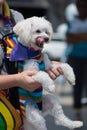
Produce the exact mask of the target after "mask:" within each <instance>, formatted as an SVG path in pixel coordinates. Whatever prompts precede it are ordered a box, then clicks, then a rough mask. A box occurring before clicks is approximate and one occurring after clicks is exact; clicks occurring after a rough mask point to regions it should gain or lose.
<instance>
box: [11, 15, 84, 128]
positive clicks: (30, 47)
mask: <svg viewBox="0 0 87 130" xmlns="http://www.w3.org/2000/svg"><path fill="white" fill-rule="evenodd" d="M13 31H14V32H15V34H16V35H17V38H18V44H17V45H16V46H15V47H14V48H13V50H12V53H11V57H10V59H11V60H12V61H15V60H18V61H19V64H18V66H19V71H23V70H34V69H35V70H39V71H38V73H37V74H36V75H35V76H33V78H34V79H35V80H36V81H38V82H40V83H41V84H42V86H40V87H39V89H37V90H35V91H34V92H28V91H26V90H24V89H19V95H20V107H21V110H22V113H23V114H24V115H25V117H26V119H27V121H28V122H29V123H30V124H32V125H33V126H34V128H35V130H47V127H46V123H45V119H44V116H45V115H47V114H49V115H51V116H53V117H54V119H55V123H56V124H57V125H62V126H65V127H68V128H70V129H74V128H78V127H81V126H82V125H83V123H82V122H80V121H72V120H70V119H69V118H67V117H66V116H65V115H64V112H63V110H62V107H61V105H60V103H59V101H58V99H57V97H55V96H54V95H53V94H48V95H42V92H43V88H44V89H45V90H46V91H48V92H51V93H54V92H55V85H54V82H53V80H52V79H51V78H50V77H49V75H48V74H47V73H46V71H45V70H48V69H49V68H50V67H52V65H53V64H52V63H51V61H50V60H49V58H48V56H47V54H43V53H42V49H43V47H44V44H45V43H49V41H50V40H51V38H52V33H53V30H52V26H51V23H50V22H49V21H47V20H46V19H45V18H43V17H42V18H39V17H31V18H28V19H25V20H23V21H21V22H19V23H17V24H16V25H15V26H14V28H13ZM54 66H55V67H58V66H59V67H61V68H62V71H63V74H64V76H65V78H66V79H67V80H68V82H69V83H70V84H71V85H74V84H75V76H74V73H73V69H72V68H71V67H70V66H69V65H68V64H66V63H61V64H59V65H54ZM27 125H28V124H27ZM25 127H26V126H25ZM29 127H30V126H29ZM25 129H26V130H28V128H25Z"/></svg>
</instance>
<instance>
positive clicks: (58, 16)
mask: <svg viewBox="0 0 87 130" xmlns="http://www.w3.org/2000/svg"><path fill="white" fill-rule="evenodd" d="M48 2H49V4H50V10H49V15H50V16H49V18H50V21H51V22H52V24H53V28H54V31H56V27H57V26H58V25H59V24H61V23H63V22H64V21H65V16H64V10H65V7H66V6H67V5H68V4H69V3H70V0H63V1H62V0H48Z"/></svg>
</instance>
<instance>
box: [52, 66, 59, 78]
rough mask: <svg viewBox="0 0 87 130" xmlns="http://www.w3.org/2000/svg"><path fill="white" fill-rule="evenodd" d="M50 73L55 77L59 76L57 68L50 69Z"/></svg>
mask: <svg viewBox="0 0 87 130" xmlns="http://www.w3.org/2000/svg"><path fill="white" fill-rule="evenodd" d="M51 71H52V73H53V74H54V75H55V76H56V77H57V76H59V75H60V72H59V70H58V69H57V68H55V67H53V68H51Z"/></svg>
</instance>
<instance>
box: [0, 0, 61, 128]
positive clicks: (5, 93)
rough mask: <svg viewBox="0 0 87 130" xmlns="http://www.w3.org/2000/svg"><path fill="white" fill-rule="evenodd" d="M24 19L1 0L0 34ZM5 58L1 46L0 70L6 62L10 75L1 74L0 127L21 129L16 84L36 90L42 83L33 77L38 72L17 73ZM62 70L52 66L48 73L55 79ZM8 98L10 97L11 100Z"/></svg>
mask: <svg viewBox="0 0 87 130" xmlns="http://www.w3.org/2000/svg"><path fill="white" fill-rule="evenodd" d="M23 19H24V18H23V15H22V14H21V13H19V12H17V11H15V10H13V9H10V8H9V6H8V4H7V2H6V1H5V0H0V34H1V30H3V29H6V27H8V29H9V28H10V27H11V29H12V28H13V26H14V25H15V24H16V23H17V22H18V21H20V20H23ZM0 39H1V35H0ZM3 59H4V55H3V50H2V48H1V46H0V72H2V69H3V64H4V63H5V67H6V71H7V72H8V75H6V74H5V75H0V113H1V114H0V129H1V130H2V129H3V128H6V129H9V130H10V129H16V130H19V129H20V126H21V118H20V114H19V113H18V112H17V111H16V109H17V110H18V109H19V97H18V93H17V87H16V86H20V87H21V88H24V89H26V90H29V91H34V90H36V89H37V88H38V87H39V86H40V84H39V83H37V82H36V81H35V80H34V79H33V78H32V76H33V75H35V74H36V73H37V72H36V71H25V72H22V73H20V74H15V73H17V68H16V67H17V66H16V64H14V63H11V62H9V61H8V60H7V59H5V60H4V62H3ZM15 66H16V67H15ZM60 71H61V70H60V69H55V68H50V69H49V70H48V73H49V75H50V77H51V78H52V79H55V78H56V77H57V76H59V75H60ZM3 72H4V71H3ZM4 73H5V72H4ZM7 99H9V101H10V102H9V101H8V100H7ZM7 126H8V128H7ZM9 127H10V128H9Z"/></svg>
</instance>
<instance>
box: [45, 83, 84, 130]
mask: <svg viewBox="0 0 87 130" xmlns="http://www.w3.org/2000/svg"><path fill="white" fill-rule="evenodd" d="M55 84H56V86H57V90H56V93H57V96H58V98H59V100H60V103H61V105H62V107H63V111H64V113H65V115H66V116H68V117H69V118H70V119H72V120H75V118H74V110H73V107H72V105H73V96H72V87H71V86H69V85H68V84H67V83H65V82H62V84H61V83H58V82H56V83H55ZM82 118H83V123H84V125H83V127H82V128H78V129H76V130H87V106H83V109H82ZM46 122H47V128H48V130H69V129H68V128H65V127H63V126H57V125H55V124H54V119H53V117H51V116H47V117H46Z"/></svg>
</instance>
